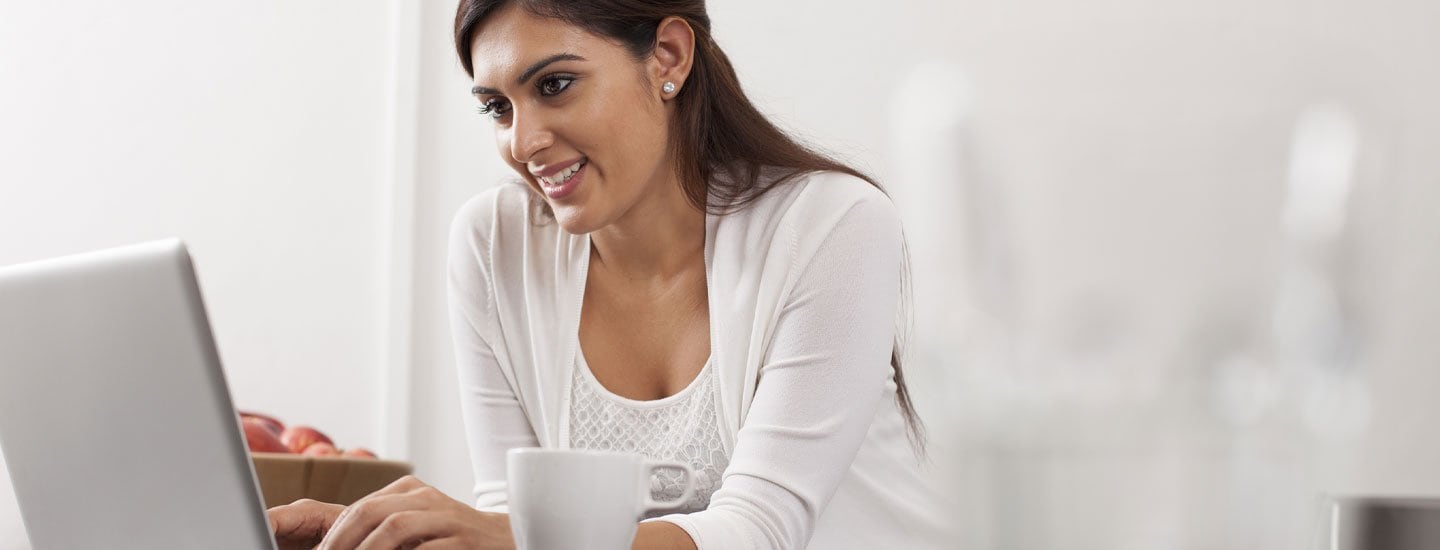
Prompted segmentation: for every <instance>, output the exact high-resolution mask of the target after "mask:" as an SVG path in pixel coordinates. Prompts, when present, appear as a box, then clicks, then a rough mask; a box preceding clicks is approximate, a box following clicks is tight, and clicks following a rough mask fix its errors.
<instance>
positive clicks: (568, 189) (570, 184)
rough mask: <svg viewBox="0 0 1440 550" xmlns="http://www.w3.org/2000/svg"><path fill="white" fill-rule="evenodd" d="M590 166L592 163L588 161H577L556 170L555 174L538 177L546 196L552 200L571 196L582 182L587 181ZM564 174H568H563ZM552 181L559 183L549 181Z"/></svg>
mask: <svg viewBox="0 0 1440 550" xmlns="http://www.w3.org/2000/svg"><path fill="white" fill-rule="evenodd" d="M589 167H590V163H588V162H577V163H575V165H573V166H571V167H567V168H565V169H564V170H561V171H559V172H556V173H555V174H554V175H553V176H550V177H548V178H536V179H538V180H540V186H541V188H542V189H543V190H544V191H545V196H547V197H549V198H550V200H552V201H559V200H563V199H564V198H565V197H568V196H570V194H571V193H574V192H575V190H576V189H577V188H579V187H580V184H581V183H582V182H584V181H585V174H587V173H589V172H590V170H589ZM562 174H568V175H565V176H562ZM552 181H553V182H558V184H550V183H549V182H552Z"/></svg>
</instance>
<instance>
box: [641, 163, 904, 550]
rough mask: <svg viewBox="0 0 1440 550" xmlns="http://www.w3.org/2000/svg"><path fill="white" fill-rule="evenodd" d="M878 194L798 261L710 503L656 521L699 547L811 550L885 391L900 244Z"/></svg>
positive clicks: (890, 212)
mask: <svg viewBox="0 0 1440 550" xmlns="http://www.w3.org/2000/svg"><path fill="white" fill-rule="evenodd" d="M872 190H873V188H872ZM874 191H875V192H874V193H871V194H867V195H865V198H864V199H862V200H861V201H860V202H858V203H855V204H854V205H853V206H851V207H850V210H849V211H847V212H846V213H845V214H844V215H843V216H841V217H840V218H839V221H838V222H836V225H835V227H833V228H832V229H831V230H830V232H829V234H828V235H827V236H825V237H824V240H823V241H822V242H821V244H820V245H819V247H818V248H816V249H815V253H814V254H813V256H811V257H810V258H809V259H808V261H806V260H805V259H804V258H797V259H795V261H797V262H804V263H803V265H797V266H794V268H795V269H796V270H798V271H796V272H797V273H799V274H800V275H799V278H798V279H797V280H796V282H795V284H794V285H793V286H792V290H791V291H790V293H789V294H788V296H787V297H786V298H784V299H783V300H782V301H781V303H780V308H781V310H780V312H779V315H778V317H777V320H776V324H775V325H774V332H773V338H772V339H771V344H770V347H769V351H768V353H767V354H766V355H765V360H764V361H763V363H762V365H761V367H760V374H759V379H758V382H757V386H756V388H755V395H754V399H753V401H752V402H751V407H750V410H749V412H748V413H747V415H746V417H745V419H744V421H743V423H742V425H741V427H740V431H739V434H738V435H737V438H736V444H735V449H734V452H733V455H732V457H731V460H730V465H729V467H728V468H727V469H726V471H725V473H724V475H723V478H722V481H721V486H720V488H719V489H717V490H716V491H715V493H714V494H713V495H712V496H711V500H710V505H709V507H708V508H706V509H705V510H702V511H699V512H694V513H690V514H671V515H667V516H662V517H659V518H655V519H654V521H669V522H672V523H675V524H676V525H678V526H680V527H681V528H682V529H684V530H685V531H686V532H687V533H689V534H690V537H691V538H692V539H694V541H695V543H696V545H697V546H698V547H699V548H700V549H701V550H711V549H727V550H729V549H772V548H774V549H798V548H804V547H805V545H806V544H807V542H808V541H809V540H810V536H811V534H812V532H813V531H814V528H815V525H816V522H817V521H818V519H819V517H820V515H821V513H822V512H823V511H824V509H825V506H826V504H827V503H828V502H829V500H830V498H831V497H832V496H833V495H834V494H835V491H836V489H837V488H838V487H839V485H840V483H841V481H842V480H843V478H844V476H845V475H846V472H847V470H848V469H849V468H850V465H851V463H852V462H853V461H854V459H855V455H856V453H857V452H858V450H859V448H860V445H861V444H862V443H863V441H864V439H865V436H866V433H867V431H868V430H869V428H870V425H871V423H872V422H873V420H874V417H875V414H876V411H877V410H878V407H880V406H881V405H882V403H881V401H882V397H883V396H884V395H887V393H886V388H887V384H888V383H889V382H890V381H891V380H892V379H893V372H892V368H891V366H890V353H891V349H892V346H893V345H894V336H895V319H896V313H897V308H898V307H899V299H900V284H901V261H902V252H901V250H902V239H903V237H902V235H901V231H900V221H899V217H898V215H897V214H896V212H895V208H894V206H893V204H891V203H890V201H889V199H888V198H887V197H885V196H884V195H883V194H882V193H880V192H879V191H878V190H874ZM797 225H798V224H797ZM798 230H802V231H822V230H823V229H821V228H817V227H800V228H799V229H798Z"/></svg>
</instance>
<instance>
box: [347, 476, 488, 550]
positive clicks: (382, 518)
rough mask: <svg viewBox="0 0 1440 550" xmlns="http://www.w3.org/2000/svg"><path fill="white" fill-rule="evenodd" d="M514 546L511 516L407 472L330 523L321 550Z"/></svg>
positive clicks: (443, 548)
mask: <svg viewBox="0 0 1440 550" xmlns="http://www.w3.org/2000/svg"><path fill="white" fill-rule="evenodd" d="M396 548H401V549H404V550H410V549H412V548H415V549H419V550H445V549H452V548H453V549H462V548H463V549H466V550H470V549H479V550H490V549H497V550H500V549H503V550H512V549H513V548H515V543H514V541H513V540H511V537H510V521H509V516H506V515H505V514H492V513H487V512H481V511H479V510H476V509H474V508H472V507H470V505H469V504H466V503H463V502H460V501H458V500H455V499H453V498H450V497H448V496H446V495H445V493H442V492H440V490H439V489H436V488H434V487H431V486H429V485H426V484H425V483H424V482H422V481H420V480H419V479H417V478H416V477H415V476H405V477H402V478H400V479H399V480H398V481H396V482H394V483H391V484H390V485H387V486H386V487H385V488H384V489H381V490H379V491H375V492H374V493H370V494H369V495H367V496H366V497H365V498H362V499H360V500H359V501H357V502H356V503H355V504H352V505H350V507H348V508H345V509H344V511H342V512H341V513H340V516H339V517H338V518H336V519H335V521H334V523H333V524H331V525H330V529H329V532H328V533H326V534H325V538H324V540H322V541H321V542H320V547H319V549H320V550H395V549H396Z"/></svg>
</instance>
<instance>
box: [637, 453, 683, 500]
mask: <svg viewBox="0 0 1440 550" xmlns="http://www.w3.org/2000/svg"><path fill="white" fill-rule="evenodd" d="M664 468H670V469H675V470H684V471H685V491H684V492H682V493H680V496H679V497H677V498H676V499H675V500H655V497H653V496H650V476H652V475H654V474H655V470H660V469H664ZM642 490H643V491H645V509H646V510H647V511H648V510H660V509H666V508H679V507H681V506H684V505H685V503H686V502H690V497H693V496H695V469H694V468H691V467H690V465H689V464H685V463H682V462H669V461H659V460H646V461H645V487H644V488H643V489H642Z"/></svg>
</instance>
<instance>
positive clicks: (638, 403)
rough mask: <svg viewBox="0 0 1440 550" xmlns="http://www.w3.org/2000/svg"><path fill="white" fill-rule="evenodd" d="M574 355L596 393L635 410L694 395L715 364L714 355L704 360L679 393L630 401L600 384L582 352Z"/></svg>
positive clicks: (667, 403)
mask: <svg viewBox="0 0 1440 550" xmlns="http://www.w3.org/2000/svg"><path fill="white" fill-rule="evenodd" d="M575 355H576V363H577V365H576V368H578V369H579V371H580V373H581V375H582V376H584V377H585V379H587V380H589V381H590V382H591V383H593V384H595V387H596V388H597V389H598V390H599V391H598V393H599V394H600V395H603V396H605V398H607V399H610V400H612V401H616V402H618V403H620V404H622V405H625V406H629V407H636V408H658V407H664V406H667V405H672V404H675V403H678V402H680V401H684V400H685V399H686V397H688V396H689V395H690V394H692V393H695V391H696V390H695V388H696V387H697V386H699V385H700V382H701V380H703V379H704V378H705V377H706V376H707V375H709V373H710V370H711V369H710V366H711V364H713V363H714V362H715V354H714V353H711V354H710V357H708V358H706V359H705V364H704V365H703V366H701V367H700V372H698V373H696V374H695V377H694V378H692V379H690V382H689V383H687V384H685V387H684V388H681V389H680V391H677V392H675V393H672V394H670V395H667V396H665V397H661V398H659V399H631V398H629V397H625V396H623V395H620V394H617V393H615V392H613V391H610V388H607V387H605V384H601V383H600V379H598V378H595V373H594V372H592V371H591V370H590V363H589V362H587V361H586V360H585V351H584V350H580V351H579V353H576V354H575Z"/></svg>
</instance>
